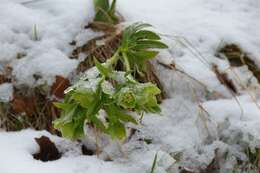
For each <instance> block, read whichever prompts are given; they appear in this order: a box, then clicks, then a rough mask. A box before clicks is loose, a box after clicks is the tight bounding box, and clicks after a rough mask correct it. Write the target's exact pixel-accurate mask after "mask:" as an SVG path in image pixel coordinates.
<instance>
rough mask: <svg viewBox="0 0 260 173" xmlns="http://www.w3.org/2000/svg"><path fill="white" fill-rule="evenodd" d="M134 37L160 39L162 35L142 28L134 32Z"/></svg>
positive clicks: (138, 38) (137, 38)
mask: <svg viewBox="0 0 260 173" xmlns="http://www.w3.org/2000/svg"><path fill="white" fill-rule="evenodd" d="M133 38H134V39H136V40H141V39H148V40H160V39H161V38H160V36H159V35H158V34H156V33H155V32H153V31H149V30H141V31H138V32H136V33H134V34H133Z"/></svg>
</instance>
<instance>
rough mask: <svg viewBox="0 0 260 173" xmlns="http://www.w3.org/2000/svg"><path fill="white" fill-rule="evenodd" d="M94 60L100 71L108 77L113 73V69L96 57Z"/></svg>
mask: <svg viewBox="0 0 260 173" xmlns="http://www.w3.org/2000/svg"><path fill="white" fill-rule="evenodd" d="M94 61H95V65H96V67H97V69H98V71H99V72H100V73H101V74H102V75H104V76H106V77H108V76H109V74H110V73H111V71H110V70H109V69H108V68H107V67H105V66H103V65H102V64H101V63H100V62H98V60H97V59H96V58H94Z"/></svg>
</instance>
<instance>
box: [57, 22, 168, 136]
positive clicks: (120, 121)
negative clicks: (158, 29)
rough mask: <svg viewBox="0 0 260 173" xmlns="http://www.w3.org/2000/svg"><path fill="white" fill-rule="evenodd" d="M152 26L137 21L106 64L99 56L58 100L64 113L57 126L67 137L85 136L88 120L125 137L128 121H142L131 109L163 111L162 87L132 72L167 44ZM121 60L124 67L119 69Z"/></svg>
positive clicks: (125, 33) (142, 67) (139, 68)
mask: <svg viewBox="0 0 260 173" xmlns="http://www.w3.org/2000/svg"><path fill="white" fill-rule="evenodd" d="M149 26H150V25H148V24H143V23H135V24H133V25H131V26H129V27H127V28H126V29H125V30H124V31H123V39H122V43H121V46H120V47H119V48H118V50H117V51H116V52H115V54H114V55H113V57H111V58H110V59H108V60H107V61H106V62H105V63H103V64H101V63H100V62H98V61H97V60H96V59H95V64H96V66H95V67H92V68H91V69H90V70H88V71H87V73H86V74H85V75H84V76H82V77H81V79H80V80H79V81H78V82H77V83H76V84H74V85H73V86H71V87H70V88H68V89H67V90H66V91H65V94H66V96H65V99H64V102H63V103H55V105H56V107H58V108H60V109H61V110H62V113H61V117H60V118H59V119H57V120H55V121H54V127H55V128H56V129H58V130H60V131H61V133H62V135H63V136H64V137H67V138H70V139H79V138H82V137H84V136H85V134H86V133H85V131H84V126H85V125H86V124H87V125H90V126H91V127H94V128H96V129H98V130H99V131H101V132H103V133H105V134H108V135H110V136H111V137H112V138H114V139H124V138H125V137H126V127H125V123H134V124H138V121H137V120H136V119H135V118H134V117H133V116H132V115H131V114H130V112H135V113H137V114H139V115H141V114H143V113H144V112H151V113H159V112H160V107H159V105H158V103H157V99H156V95H158V94H160V92H161V91H160V89H159V88H158V87H157V86H156V85H155V84H152V83H150V82H148V83H140V82H138V81H137V80H135V78H134V77H133V75H132V74H133V73H134V72H135V71H137V72H138V73H143V72H145V62H146V61H147V60H149V59H152V58H154V57H155V56H156V55H157V54H158V53H159V52H158V51H155V50H151V49H153V48H167V46H166V45H165V44H164V43H162V42H160V39H161V38H160V37H159V36H158V35H157V34H156V33H154V32H152V31H149V30H144V28H146V27H149ZM119 61H121V62H122V63H123V64H124V71H116V70H115V66H116V64H117V63H118V62H119ZM102 112H105V113H102Z"/></svg>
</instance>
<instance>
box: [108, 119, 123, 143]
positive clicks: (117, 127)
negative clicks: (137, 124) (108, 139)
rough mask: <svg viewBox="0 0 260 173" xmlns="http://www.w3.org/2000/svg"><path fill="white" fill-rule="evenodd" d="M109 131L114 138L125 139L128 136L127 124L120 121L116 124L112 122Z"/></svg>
mask: <svg viewBox="0 0 260 173" xmlns="http://www.w3.org/2000/svg"><path fill="white" fill-rule="evenodd" d="M107 132H108V134H110V135H111V136H112V137H113V138H117V139H124V138H125V137H126V129H125V126H124V125H123V124H122V123H121V122H119V121H117V122H116V123H114V124H112V123H110V124H109V127H108V129H107Z"/></svg>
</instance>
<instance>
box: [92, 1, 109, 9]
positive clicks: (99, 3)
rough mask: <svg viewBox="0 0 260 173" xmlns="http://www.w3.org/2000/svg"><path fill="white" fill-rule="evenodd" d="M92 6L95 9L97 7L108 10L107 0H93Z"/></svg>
mask: <svg viewBox="0 0 260 173" xmlns="http://www.w3.org/2000/svg"><path fill="white" fill-rule="evenodd" d="M94 7H95V9H96V10H98V8H102V9H104V10H108V9H109V0H94Z"/></svg>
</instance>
